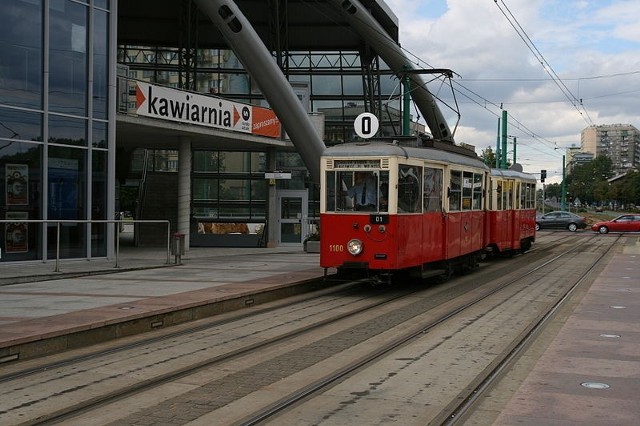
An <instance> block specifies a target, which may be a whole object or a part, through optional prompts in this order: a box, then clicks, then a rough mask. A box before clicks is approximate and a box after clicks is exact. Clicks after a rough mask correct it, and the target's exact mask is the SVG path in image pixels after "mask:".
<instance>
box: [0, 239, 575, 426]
mask: <svg viewBox="0 0 640 426" xmlns="http://www.w3.org/2000/svg"><path fill="white" fill-rule="evenodd" d="M566 241H567V244H569V245H572V243H571V241H573V240H572V239H571V238H569V239H568V240H566ZM574 249H578V247H574ZM546 251H547V250H546V249H543V246H542V245H541V246H540V250H539V252H538V253H535V252H534V251H532V253H531V256H530V255H529V254H527V255H526V256H524V257H523V258H526V259H527V260H526V261H525V262H524V263H532V262H534V259H537V258H538V257H539V256H541V257H543V256H544V252H546ZM570 251H571V250H570ZM567 254H568V253H567ZM567 254H563V255H562V256H566V255H567ZM562 256H559V257H558V259H553V261H555V262H558V261H559V259H561V258H562ZM513 260H515V259H510V260H509V261H508V262H510V261H513ZM536 261H537V260H536ZM547 265H548V264H547ZM512 267H513V266H509V264H508V263H507V262H505V263H504V264H503V265H501V264H496V265H495V266H494V267H493V268H490V269H492V270H494V272H493V273H492V274H488V275H487V279H488V280H492V279H495V278H491V276H493V275H494V274H497V275H505V273H504V270H505V269H510V268H512ZM539 267H540V268H542V267H544V266H539ZM532 271H533V270H529V271H528V272H527V273H529V274H530V273H534V272H532ZM527 273H524V274H521V275H520V276H519V277H520V278H512V280H511V281H514V280H515V281H517V280H518V279H521V278H522V276H524V275H526V274H527ZM472 275H473V274H472ZM465 279H467V278H465V277H463V278H462V279H461V281H462V283H454V284H450V285H444V286H437V287H435V288H431V289H430V290H428V294H429V296H428V297H429V299H430V301H431V303H424V301H420V303H421V304H423V305H425V306H424V308H425V309H426V310H427V311H428V310H438V309H437V307H438V306H440V305H442V304H446V303H451V300H453V299H455V298H459V297H460V296H461V295H463V294H464V293H465V292H466V291H468V289H469V288H470V287H466V284H465ZM467 281H469V282H471V281H475V279H474V278H469V279H467ZM476 284H477V283H476ZM503 284H504V285H503V286H508V285H509V284H505V283H503ZM476 287H478V288H482V287H484V286H478V285H476ZM495 291H499V290H495ZM446 292H448V295H445V294H444V293H446ZM384 293H388V294H384ZM393 293H394V292H376V293H375V294H374V295H373V298H379V299H380V300H375V301H371V300H369V301H366V300H364V299H370V298H371V297H372V295H371V294H370V293H369V294H368V295H367V297H361V298H360V301H358V302H353V303H355V304H358V303H360V304H361V306H359V308H358V309H354V310H352V311H351V312H348V311H349V309H350V308H349V307H347V305H350V304H353V303H344V304H343V305H340V304H338V305H332V303H334V302H330V301H329V300H330V298H331V297H335V298H334V301H335V300H340V299H344V298H345V295H344V293H341V294H339V295H336V296H329V298H327V299H325V300H324V301H322V302H321V301H316V302H312V303H314V304H318V305H322V304H326V305H327V306H329V305H331V308H330V310H332V311H336V310H342V311H344V312H340V313H339V314H338V315H333V316H327V317H326V318H325V319H324V320H322V321H315V325H311V323H307V322H304V321H306V319H305V314H304V313H303V312H304V311H305V310H306V309H308V308H304V309H302V308H300V309H297V310H296V309H294V310H293V311H292V312H289V313H287V314H283V315H284V316H289V317H292V318H293V319H292V320H291V322H300V326H299V327H298V330H291V331H289V332H288V333H281V334H280V335H279V336H277V337H273V338H272V339H271V341H269V342H268V341H267V340H264V341H262V342H255V341H254V342H253V343H252V344H244V346H243V345H240V346H242V347H241V348H237V349H236V350H234V351H227V354H226V355H223V354H218V355H217V356H215V357H211V356H210V357H209V358H208V359H206V360H202V361H200V362H197V363H196V362H190V363H188V365H183V366H182V367H181V368H177V369H173V370H172V371H170V372H167V373H165V374H158V375H156V376H155V377H153V378H147V379H144V380H136V381H135V383H133V384H130V385H128V386H125V387H122V388H120V389H117V390H114V391H112V392H110V393H103V394H101V395H100V396H94V397H91V398H85V400H84V401H83V402H82V403H80V404H69V405H68V406H66V407H63V408H61V409H58V410H51V409H49V410H48V412H47V413H46V414H41V415H38V416H35V417H34V418H31V419H28V420H27V419H25V420H26V421H25V422H22V423H24V424H54V423H60V422H63V421H65V422H66V423H69V422H71V423H69V424H73V419H74V418H77V419H79V420H78V423H76V424H82V421H83V420H82V419H85V420H86V419H87V418H91V416H92V414H91V413H92V412H94V411H95V410H100V408H101V407H107V406H109V405H112V404H116V405H117V402H118V401H125V400H127V399H128V398H131V397H135V396H136V395H139V394H143V393H145V392H148V391H149V389H153V388H158V387H162V386H163V385H165V384H167V383H173V382H176V381H179V380H184V378H185V377H188V376H190V375H194V374H198V372H202V371H205V370H208V369H215V368H220V367H216V366H220V365H223V364H225V363H226V364H229V363H234V362H239V363H242V361H237V360H241V359H242V358H244V357H247V356H251V354H255V353H258V352H265V353H266V354H267V355H265V356H266V357H269V356H270V357H273V358H277V357H285V358H286V356H287V353H288V352H294V351H295V350H296V349H291V348H288V347H285V348H284V349H282V350H274V349H269V347H274V346H275V347H277V346H282V345H284V346H291V345H292V343H291V342H292V341H294V340H302V341H303V343H304V340H305V339H307V340H311V341H313V340H318V339H327V341H330V340H331V338H332V337H331V336H332V332H330V331H329V332H325V335H326V336H327V337H324V338H322V337H318V336H317V330H319V329H327V328H329V329H330V328H336V327H337V325H336V324H338V323H344V322H349V321H351V323H357V322H358V321H355V320H354V319H353V318H354V317H358V316H359V317H362V316H366V315H375V314H368V313H367V312H372V313H375V312H377V311H380V310H384V309H389V312H390V314H388V315H389V316H391V313H393V314H395V311H396V310H400V309H407V306H412V305H414V304H416V303H410V302H407V301H404V302H403V301H402V300H403V299H408V300H411V299H415V298H416V296H415V289H412V290H411V291H405V292H400V293H397V292H395V294H393ZM383 296H384V297H383ZM489 296H490V295H489V294H486V295H484V296H483V297H482V298H481V299H479V300H478V301H476V302H474V304H477V303H479V301H480V300H483V299H485V298H487V297H489ZM343 302H344V301H343ZM365 302H367V303H365ZM397 303H401V305H400V306H401V307H397V308H390V307H389V306H390V305H394V304H397ZM402 304H404V305H402ZM383 305H386V306H387V308H383ZM472 305H473V304H471V305H469V306H472ZM340 306H342V307H340ZM365 306H366V307H365ZM402 306H404V308H402ZM467 308H468V306H458V308H457V309H456V310H451V311H450V312H448V313H447V314H446V315H441V316H440V317H439V319H438V320H436V321H432V323H431V324H430V325H427V326H425V325H420V326H418V327H414V329H412V332H411V333H405V334H404V335H403V336H402V337H398V338H396V339H394V340H393V341H392V342H390V343H388V345H387V346H388V347H384V346H382V345H380V346H378V347H377V348H376V350H375V351H372V352H371V354H369V355H366V356H360V357H359V359H356V360H352V361H350V362H349V363H348V365H346V366H342V367H341V368H339V369H336V371H335V372H334V373H332V374H331V375H329V376H331V377H329V378H324V377H323V378H322V379H318V380H315V381H314V382H313V383H309V384H307V385H306V386H303V387H302V389H301V390H299V391H298V392H297V393H296V394H295V395H294V394H292V395H293V396H292V395H289V396H287V397H284V398H281V399H280V400H278V401H277V403H276V404H274V405H273V408H269V409H265V408H264V407H263V408H261V409H259V410H256V412H255V413H254V415H253V416H248V417H247V418H246V419H245V420H243V422H244V423H245V424H257V423H260V422H264V421H267V420H268V419H269V418H271V417H272V416H274V415H278V414H279V413H280V412H282V411H283V410H285V409H288V408H289V407H292V406H295V405H296V404H297V403H298V402H299V401H301V400H303V399H305V398H308V397H309V396H310V395H313V394H315V393H318V392H321V391H322V389H325V388H326V387H328V386H331V385H332V383H337V382H339V381H340V380H343V379H344V378H345V377H347V376H349V375H352V374H354V372H355V371H358V370H359V369H362V368H364V366H366V365H367V364H371V363H373V362H375V361H376V359H379V358H380V357H382V356H384V355H385V354H387V353H389V352H392V351H393V350H395V349H394V347H395V348H398V347H401V346H403V345H406V344H407V342H410V341H411V340H412V339H416V338H418V337H420V336H423V335H425V334H428V333H429V332H430V330H431V329H432V328H434V327H436V326H437V325H438V324H439V323H443V322H446V321H447V320H448V319H449V318H452V317H454V316H455V315H457V314H459V313H460V312H463V311H464V310H465V309H467ZM274 309H275V308H274ZM275 312H277V309H275V310H269V311H265V312H263V313H262V314H263V315H266V316H270V315H274V313H275ZM415 315H418V314H417V313H412V312H409V313H408V314H407V315H405V318H404V319H405V320H409V319H410V318H411V317H412V316H415ZM259 318H264V317H260V316H259V315H258V313H257V312H255V311H254V312H252V314H251V316H248V317H245V318H244V319H245V320H248V319H252V320H250V321H255V322H260V321H263V320H264V319H262V320H261V319H259ZM303 322H304V324H303ZM398 324H402V323H398ZM398 324H395V323H394V324H390V325H388V326H387V329H392V328H393V327H397V326H398ZM230 325H231V326H233V322H225V323H218V324H216V325H209V326H212V327H214V328H215V327H217V328H220V327H229V326H230ZM253 326H254V327H255V323H254V325H253ZM352 327H357V326H356V325H352ZM267 328H268V327H267ZM203 331H204V329H199V330H194V331H193V332H194V336H197V335H198V333H203ZM185 333H186V331H185ZM256 333H258V332H256V331H255V330H254V332H253V335H252V334H251V333H249V334H247V336H248V337H247V338H248V340H251V339H253V340H255V339H256V335H257V334H256ZM352 333H353V332H352ZM334 334H335V333H334ZM354 334H355V333H354ZM304 336H311V337H304ZM313 336H315V337H313ZM182 337H183V336H182V335H179V334H173V335H171V336H164V337H163V338H162V339H161V340H159V341H155V342H151V341H147V342H146V343H145V344H142V343H140V342H138V343H136V345H135V346H132V347H129V348H125V347H120V348H118V349H117V354H116V353H115V352H114V353H111V354H108V353H104V354H102V355H100V354H97V353H96V354H93V355H92V358H91V359H87V358H84V359H79V358H78V359H76V360H75V361H74V360H72V359H68V360H67V361H66V364H57V365H49V366H48V367H42V368H41V369H40V370H38V369H33V370H32V371H31V372H30V373H29V374H26V371H24V372H22V375H21V376H19V375H16V376H14V377H13V378H11V377H9V376H3V377H2V378H0V379H1V380H2V381H3V382H4V384H5V386H4V387H5V389H6V387H7V385H9V386H11V383H12V382H13V381H20V380H24V379H26V378H28V377H29V376H34V377H35V376H38V375H39V374H46V373H49V372H51V371H52V370H56V369H57V370H60V371H62V370H66V369H67V368H71V369H72V370H76V371H80V370H87V371H90V369H91V367H90V366H81V365H79V364H82V363H87V362H93V361H94V360H95V359H98V358H100V357H103V356H113V355H117V356H119V357H122V356H123V355H122V354H125V353H126V351H127V350H133V351H140V350H142V351H145V352H147V353H148V354H150V353H152V352H154V350H155V349H150V348H149V347H147V348H146V349H145V346H151V345H155V344H160V345H161V344H162V342H166V341H167V340H171V341H175V340H178V339H180V338H182ZM371 337H372V336H364V337H362V340H361V341H360V342H359V341H357V339H356V338H353V342H350V343H351V344H352V345H356V344H358V343H362V342H366V340H367V338H371ZM198 338H202V337H198ZM229 342H230V341H227V344H228V343H229ZM221 343H224V342H221ZM177 346H179V344H178V343H176V344H174V345H172V347H171V348H170V349H169V351H171V350H176V347H177ZM338 349H340V348H338ZM198 351H199V352H202V351H203V350H202V349H200V350H198ZM182 357H188V354H183V355H182ZM329 357H330V355H327V356H326V357H325V358H326V359H328V358H329ZM320 358H322V357H320ZM176 359H178V358H175V359H172V360H171V361H175V360H176ZM234 360H236V361H234ZM323 361H324V359H321V360H320V361H319V362H323ZM118 362H122V361H111V362H107V363H105V364H103V365H102V366H101V367H100V369H110V368H113V367H114V366H115V365H116V364H117V363H118ZM146 362H147V363H150V364H153V361H146ZM166 362H167V361H166V360H163V363H166ZM303 367H304V366H303ZM307 367H308V366H307ZM227 368H229V367H227ZM133 371H134V374H139V372H138V371H137V370H135V369H134V370H133ZM293 373H294V374H296V373H297V372H296V371H294V372H293ZM61 374H68V375H71V374H73V373H70V372H67V373H61ZM204 374H209V373H204ZM54 375H55V374H54ZM46 380H53V379H45V381H46ZM280 380H282V379H280ZM35 382H38V381H37V380H36V381H35ZM214 382H215V380H214ZM76 386H77V385H76ZM86 386H87V388H89V387H90V384H88V385H86ZM58 391H59V390H58ZM249 394H250V392H248V393H247V394H245V395H236V396H238V397H239V398H238V399H242V398H245V397H247V395H249ZM45 400H46V398H45V399H44V400H43V401H45ZM39 403H40V401H35V402H32V403H28V404H30V406H37V405H38V404H39ZM2 405H5V404H4V403H3V404H2ZM213 411H215V410H213ZM147 412H148V411H147ZM140 415H142V416H144V415H145V414H144V413H143V414H132V415H131V416H129V417H126V416H125V418H124V419H122V421H125V422H127V423H131V422H133V421H135V419H136V416H140ZM87 416H89V417H87ZM252 419H255V420H252ZM108 423H109V422H105V423H104V424H108ZM16 424H17V423H16ZM100 424H103V423H100ZM114 424H121V423H119V422H115V423H114ZM176 424H178V423H176Z"/></svg>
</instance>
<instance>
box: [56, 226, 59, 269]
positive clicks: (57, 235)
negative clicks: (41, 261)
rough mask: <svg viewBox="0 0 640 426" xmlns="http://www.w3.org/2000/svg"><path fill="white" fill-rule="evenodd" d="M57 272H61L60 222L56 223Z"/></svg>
mask: <svg viewBox="0 0 640 426" xmlns="http://www.w3.org/2000/svg"><path fill="white" fill-rule="evenodd" d="M56 272H60V222H57V223H56Z"/></svg>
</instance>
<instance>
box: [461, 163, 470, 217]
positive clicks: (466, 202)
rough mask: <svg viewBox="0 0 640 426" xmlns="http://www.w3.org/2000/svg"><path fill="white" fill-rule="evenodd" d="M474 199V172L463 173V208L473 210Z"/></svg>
mask: <svg viewBox="0 0 640 426" xmlns="http://www.w3.org/2000/svg"><path fill="white" fill-rule="evenodd" d="M472 199H473V173H472V172H463V173H462V210H471V200H472Z"/></svg>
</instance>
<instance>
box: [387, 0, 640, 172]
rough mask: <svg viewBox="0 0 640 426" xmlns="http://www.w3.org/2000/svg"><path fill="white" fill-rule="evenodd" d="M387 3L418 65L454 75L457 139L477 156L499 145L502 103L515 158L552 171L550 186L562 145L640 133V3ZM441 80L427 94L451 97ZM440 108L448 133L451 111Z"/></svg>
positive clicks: (512, 0)
mask: <svg viewBox="0 0 640 426" xmlns="http://www.w3.org/2000/svg"><path fill="white" fill-rule="evenodd" d="M385 1H386V3H387V4H388V5H389V7H390V8H391V9H392V10H393V12H394V13H395V14H396V16H397V17H398V19H399V26H400V43H401V45H402V47H403V48H404V49H405V50H406V51H407V52H408V55H409V56H410V57H412V55H415V57H414V58H413V59H415V61H416V64H418V63H419V66H420V67H424V68H429V67H434V68H449V69H451V70H453V71H454V72H455V73H456V74H458V75H459V77H458V76H457V77H455V78H454V87H455V88H456V97H457V101H458V104H459V109H460V114H461V120H460V123H459V124H458V128H457V130H456V137H455V140H456V142H458V143H460V142H464V143H468V144H471V145H474V146H476V152H477V153H478V154H480V153H481V151H482V150H483V149H485V148H487V147H489V146H490V147H492V148H493V149H495V147H496V136H497V130H498V117H499V116H500V115H501V110H500V105H501V104H502V105H503V107H504V109H505V110H507V111H508V113H509V129H508V134H509V135H513V136H516V138H517V161H518V162H519V163H521V164H522V165H523V167H524V170H525V171H526V172H530V173H539V172H540V169H546V170H548V177H549V179H548V180H547V183H549V182H552V183H553V182H559V181H560V177H561V172H562V155H563V154H565V149H566V148H567V147H570V146H572V145H576V146H580V132H581V131H582V130H583V129H584V128H586V127H588V126H589V125H591V124H596V125H600V124H616V123H622V124H632V125H634V126H635V127H637V128H640V24H639V23H638V20H639V19H640V1H638V0H497V1H495V0H385ZM505 15H507V17H509V20H508V19H507V17H505ZM511 15H512V16H511ZM514 18H515V19H514ZM510 22H511V23H510ZM512 24H513V26H515V27H516V28H518V30H519V33H518V32H516V30H515V29H514V28H513V26H512ZM519 27H521V28H519ZM523 38H524V39H525V40H527V39H530V42H528V45H527V44H525V41H523ZM527 41H528V40H527ZM532 50H533V52H532ZM534 52H535V53H534ZM541 61H543V62H546V63H547V64H548V66H545V67H543V65H542V64H541ZM550 74H551V75H554V76H557V77H559V80H557V79H556V80H555V81H554V80H553V79H552V77H551V75H550ZM437 83H438V82H436V83H430V85H429V88H430V90H431V91H432V92H435V93H436V94H437V95H438V96H442V98H443V99H447V100H450V98H451V97H450V96H449V95H448V93H447V92H448V91H449V92H450V89H448V88H447V87H441V85H440V84H437ZM580 101H581V102H582V103H580ZM441 108H442V109H443V112H444V113H445V116H446V117H447V119H448V121H449V125H450V127H451V128H452V130H453V127H454V126H455V121H456V116H455V114H454V113H452V112H451V111H450V110H448V109H447V108H446V107H445V106H442V105H441ZM414 114H415V111H414ZM556 147H558V148H559V149H555V148H556ZM512 149H513V145H512V144H511V143H510V144H509V150H512ZM509 158H510V159H511V158H512V154H511V153H510V154H509Z"/></svg>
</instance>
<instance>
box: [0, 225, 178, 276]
mask: <svg viewBox="0 0 640 426" xmlns="http://www.w3.org/2000/svg"><path fill="white" fill-rule="evenodd" d="M0 223H43V224H45V223H46V224H48V223H55V224H56V268H55V272H60V224H63V223H76V224H77V223H88V224H94V223H116V224H118V226H116V227H115V228H116V237H115V238H116V241H115V243H116V244H115V248H116V253H115V254H116V264H115V266H114V267H115V268H119V267H120V263H119V261H120V226H121V225H124V224H125V223H133V224H135V223H164V224H166V225H167V264H170V263H171V222H170V221H169V220H134V219H130V220H113V219H105V220H102V219H96V220H87V219H63V220H60V219H58V220H52V219H0ZM107 234H108V233H107ZM46 260H47V259H44V261H45V262H46Z"/></svg>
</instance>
